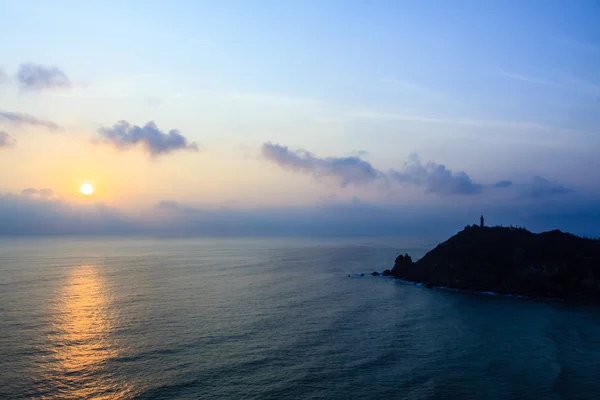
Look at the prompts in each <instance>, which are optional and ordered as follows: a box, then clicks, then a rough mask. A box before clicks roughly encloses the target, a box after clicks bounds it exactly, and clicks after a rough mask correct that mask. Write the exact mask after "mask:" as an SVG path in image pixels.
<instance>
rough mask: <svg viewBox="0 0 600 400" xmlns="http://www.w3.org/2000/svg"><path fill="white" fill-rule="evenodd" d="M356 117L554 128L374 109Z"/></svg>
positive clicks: (499, 126) (533, 124)
mask: <svg viewBox="0 0 600 400" xmlns="http://www.w3.org/2000/svg"><path fill="white" fill-rule="evenodd" d="M354 117H355V118H361V119H381V120H392V121H404V122H421V123H429V124H450V125H462V126H481V127H496V128H509V129H528V130H530V129H537V130H552V129H553V128H551V127H548V126H545V125H541V124H537V123H535V122H525V121H497V120H478V119H470V118H451V117H438V116H427V115H411V114H400V113H381V112H373V111H361V112H357V113H355V114H354Z"/></svg>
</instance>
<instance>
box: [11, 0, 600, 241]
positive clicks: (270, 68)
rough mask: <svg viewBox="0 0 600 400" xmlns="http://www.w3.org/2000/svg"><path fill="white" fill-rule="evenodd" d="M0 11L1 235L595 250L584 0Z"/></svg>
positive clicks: (598, 185) (588, 27) (595, 96)
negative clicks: (550, 242)
mask: <svg viewBox="0 0 600 400" xmlns="http://www.w3.org/2000/svg"><path fill="white" fill-rule="evenodd" d="M0 10H2V11H1V12H0V48H1V49H2V52H0V234H19V233H21V234H36V233H37V234H57V233H63V234H64V233H76V234H79V233H81V234H83V233H156V234H170V235H193V234H206V235H211V234H214V235H220V234H256V235H259V234H260V235H279V234H286V235H288V234H289V235H293V234H307V235H315V234H332V235H336V234H356V235H360V234H368V235H392V234H421V235H444V234H447V233H453V231H456V229H457V228H458V229H460V228H462V227H463V226H464V225H467V224H471V223H477V222H478V220H479V215H480V214H485V215H486V220H487V221H488V224H492V225H495V224H503V225H508V224H516V225H524V226H526V227H528V228H530V229H532V230H538V231H539V230H547V229H555V228H557V229H562V230H568V231H571V232H574V233H577V234H580V235H587V236H600V179H599V178H598V177H597V176H598V172H597V171H600V157H598V156H597V155H598V153H599V150H600V24H598V23H597V22H598V21H599V20H600V4H599V3H598V2H597V1H591V0H590V1H585V0H577V1H572V2H565V1H554V0H544V1H537V0H530V1H526V2H524V1H513V0H505V1H499V0H497V1H496V0H493V1H486V2H481V1H465V0H458V1H453V2H447V1H433V0H430V1H400V0H397V1H383V0H361V1H351V0H344V1H337V0H328V1H316V0H314V1H313V0H307V1H285V2H275V1H258V0H256V1H255V0H253V1H227V0H221V1H184V0H180V1H173V2H164V1H133V0H131V1H111V0H107V1H102V2H92V1H89V2H80V1H58V0H57V1H29V0H18V1H17V0H0ZM84 183H89V184H92V185H93V186H94V189H95V191H94V193H93V195H91V196H84V195H82V194H81V193H80V186H81V185H82V184H84Z"/></svg>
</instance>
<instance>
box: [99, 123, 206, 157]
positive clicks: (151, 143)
mask: <svg viewBox="0 0 600 400" xmlns="http://www.w3.org/2000/svg"><path fill="white" fill-rule="evenodd" d="M98 133H99V135H100V140H99V141H100V142H104V143H110V144H112V145H113V146H115V147H116V148H117V149H120V150H125V149H129V148H131V147H134V146H136V145H142V146H143V147H144V149H145V150H146V151H147V152H148V153H149V154H150V155H152V156H159V155H163V154H168V153H171V152H173V151H178V150H192V151H198V145H197V144H196V143H192V142H189V141H188V139H187V138H186V137H185V136H183V135H182V134H181V133H180V132H179V131H178V130H177V129H171V130H170V131H169V132H168V133H164V132H162V131H161V130H160V129H158V127H157V126H156V124H155V123H154V122H153V121H150V122H148V123H147V124H146V125H144V126H143V127H140V126H137V125H132V124H130V123H129V122H127V121H119V122H117V123H116V124H114V125H113V126H112V127H110V128H106V127H102V128H100V129H99V130H98Z"/></svg>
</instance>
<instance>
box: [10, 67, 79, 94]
mask: <svg viewBox="0 0 600 400" xmlns="http://www.w3.org/2000/svg"><path fill="white" fill-rule="evenodd" d="M17 81H18V82H19V85H20V86H21V89H25V90H33V91H44V90H50V89H65V88H70V87H71V86H72V85H71V81H70V79H69V77H68V76H67V75H66V74H65V73H64V72H63V71H61V70H60V69H59V68H58V67H55V66H52V67H47V66H44V65H40V64H34V63H22V64H21V65H20V66H19V71H18V72H17Z"/></svg>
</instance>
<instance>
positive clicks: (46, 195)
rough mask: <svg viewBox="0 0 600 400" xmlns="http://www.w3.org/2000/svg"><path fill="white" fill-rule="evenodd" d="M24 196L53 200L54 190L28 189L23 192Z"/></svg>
mask: <svg viewBox="0 0 600 400" xmlns="http://www.w3.org/2000/svg"><path fill="white" fill-rule="evenodd" d="M21 194H22V195H23V196H38V197H41V198H43V199H51V198H53V197H54V191H53V190H52V189H35V188H27V189H24V190H23V191H21Z"/></svg>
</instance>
